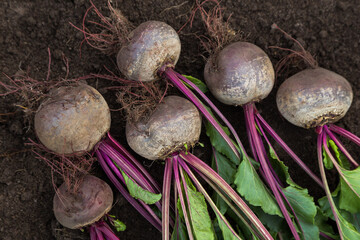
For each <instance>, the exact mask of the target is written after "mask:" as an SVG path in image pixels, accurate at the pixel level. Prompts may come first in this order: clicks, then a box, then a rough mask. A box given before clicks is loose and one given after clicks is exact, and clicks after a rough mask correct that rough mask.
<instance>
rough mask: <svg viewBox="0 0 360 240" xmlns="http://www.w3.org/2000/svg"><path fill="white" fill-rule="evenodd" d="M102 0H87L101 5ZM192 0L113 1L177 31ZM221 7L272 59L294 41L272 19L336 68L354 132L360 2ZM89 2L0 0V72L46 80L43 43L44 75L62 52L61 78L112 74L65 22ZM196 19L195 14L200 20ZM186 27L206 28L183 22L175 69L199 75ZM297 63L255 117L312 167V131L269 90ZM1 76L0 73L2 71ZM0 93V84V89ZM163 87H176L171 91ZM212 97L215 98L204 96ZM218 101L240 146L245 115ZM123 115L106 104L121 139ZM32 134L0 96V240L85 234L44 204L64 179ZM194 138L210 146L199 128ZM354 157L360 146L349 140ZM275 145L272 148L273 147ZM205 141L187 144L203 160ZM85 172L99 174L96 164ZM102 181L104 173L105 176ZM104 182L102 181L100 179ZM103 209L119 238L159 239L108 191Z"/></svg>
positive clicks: (10, 100)
mask: <svg viewBox="0 0 360 240" xmlns="http://www.w3.org/2000/svg"><path fill="white" fill-rule="evenodd" d="M106 2H107V1H104V0H102V1H100V0H94V3H95V5H96V6H98V8H99V9H100V10H101V11H102V12H103V13H105V14H106V13H107V5H106ZM193 4H194V1H185V0H157V1H155V0H145V1H144V0H113V5H114V6H115V7H118V8H120V9H121V10H122V11H123V13H124V14H125V15H126V16H127V17H128V18H129V20H130V21H131V22H133V23H134V24H135V25H138V24H140V23H141V22H144V21H146V20H160V21H165V22H167V23H168V24H170V25H172V26H173V27H174V28H175V29H180V27H181V26H182V25H183V24H184V23H185V21H186V20H187V18H188V17H189V13H190V9H191V6H192V5H193ZM222 5H223V6H224V7H225V8H226V9H227V12H226V14H225V18H227V17H228V16H229V14H232V15H231V18H230V20H229V21H230V23H231V25H232V27H233V28H234V29H235V30H239V31H241V33H242V34H243V36H244V37H245V39H246V40H247V41H249V42H252V43H255V44H256V45H258V46H259V47H261V48H262V49H264V50H265V52H266V53H268V54H269V56H270V58H271V60H272V61H273V63H274V64H275V63H276V62H277V61H278V60H279V59H280V58H281V57H282V56H284V54H285V53H284V52H281V51H279V50H277V49H273V48H270V46H281V47H287V48H292V47H294V44H293V42H292V41H290V40H289V39H286V38H285V37H284V36H283V35H282V34H281V33H279V32H278V31H276V30H274V29H272V28H271V26H272V24H273V23H276V24H277V25H279V26H280V27H281V28H282V29H284V30H285V31H287V32H289V33H290V34H291V35H292V36H293V37H294V38H295V39H297V40H298V41H300V42H301V43H303V44H304V45H305V47H306V48H307V49H309V50H310V52H311V53H312V54H313V56H315V57H316V59H317V60H318V62H319V65H320V66H322V67H325V68H328V69H330V70H332V71H335V72H337V73H339V74H341V75H342V76H344V77H345V78H346V79H348V80H349V81H350V83H351V84H352V87H353V90H354V101H353V104H352V106H351V108H350V110H349V112H348V113H347V115H346V116H345V117H344V118H343V119H342V120H340V122H339V123H338V125H339V126H341V127H344V128H346V129H348V130H351V131H352V132H353V133H355V134H356V135H360V124H359V112H360V98H359V95H360V81H359V80H358V77H359V76H360V50H359V49H360V48H359V45H360V18H359V17H358V16H359V15H360V5H359V4H358V2H357V1H356V0H353V1H335V0H318V1H280V0H278V1H270V0H267V1H254V0H241V1H236V0H223V1H222ZM89 7H90V3H89V1H87V0H69V1H65V0H49V1H43V0H30V1H28V0H2V1H0V46H1V50H2V51H1V52H0V72H2V73H5V74H7V75H9V76H13V75H15V74H18V73H20V72H28V73H29V75H30V76H31V77H32V78H35V79H38V80H44V79H46V75H47V69H48V51H47V49H48V48H49V49H50V50H51V75H50V77H51V78H53V79H56V78H61V77H64V76H65V74H66V67H65V65H64V63H63V56H66V57H67V58H68V60H69V66H70V72H69V78H75V77H80V76H83V75H87V74H89V73H100V74H101V73H102V74H104V73H106V70H105V68H104V66H106V67H107V68H109V69H112V71H114V72H116V73H117V70H116V64H115V57H113V56H105V55H103V54H102V53H101V52H99V51H97V50H94V49H91V48H90V47H88V46H86V45H85V44H84V45H83V47H82V49H81V57H80V51H79V50H80V48H79V46H80V43H81V41H82V39H83V35H82V33H80V32H79V31H77V30H75V29H74V28H73V27H72V26H71V25H70V24H69V22H71V23H73V24H74V25H76V26H80V25H81V22H82V17H83V15H84V14H85V11H86V9H87V8H89ZM198 20H199V19H198ZM193 33H196V34H198V35H201V34H202V33H204V28H203V25H202V24H201V23H200V22H194V25H193V27H192V28H191V29H190V28H189V27H186V28H185V29H184V30H183V31H182V32H181V36H180V37H181V41H182V52H181V56H180V59H179V62H178V64H177V66H176V69H177V70H178V71H179V72H180V73H184V74H187V75H192V76H195V77H198V78H201V79H202V78H203V67H204V61H205V60H204V59H205V58H204V57H206V53H204V51H203V49H201V48H200V47H199V43H198V41H197V38H196V37H195V35H194V34H193ZM296 71H298V68H295V67H292V68H288V69H287V70H286V73H285V74H283V75H281V76H280V77H279V78H278V80H277V82H276V85H275V87H274V90H273V91H272V93H271V94H270V96H269V97H268V98H266V99H265V100H264V101H262V102H261V103H259V104H258V105H257V106H258V109H259V110H260V111H261V113H262V115H263V117H264V118H265V119H266V120H267V121H268V122H269V123H270V124H271V125H272V127H273V128H274V129H276V130H277V132H278V134H279V135H280V136H281V137H283V138H284V140H285V141H286V142H287V143H288V144H289V146H290V147H292V148H293V150H294V151H295V152H296V153H297V154H298V155H299V156H300V157H301V158H302V159H303V161H305V162H306V163H307V164H308V166H309V167H310V168H311V169H312V170H313V171H314V172H315V173H317V174H319V170H318V167H317V160H316V146H315V143H316V134H315V132H314V131H312V130H304V129H300V128H298V127H295V126H293V125H291V124H290V123H288V122H287V121H286V120H285V119H283V118H282V117H281V116H280V114H279V112H278V111H277V109H276V104H275V94H276V89H277V88H278V86H279V84H280V83H281V82H282V81H283V80H284V77H286V76H287V75H289V74H293V73H295V72H296ZM0 78H1V81H3V80H5V76H4V75H3V74H1V77H0ZM89 84H91V85H93V86H95V87H97V89H99V90H100V91H101V92H102V93H103V94H104V97H105V98H106V100H107V101H108V103H109V105H110V108H112V109H118V108H119V104H118V103H117V102H116V98H115V93H114V92H112V91H105V90H104V89H103V88H104V86H106V84H108V83H106V82H101V81H89ZM1 91H3V90H2V89H0V93H1ZM170 92H171V93H177V92H176V91H175V90H171V91H170ZM211 99H212V100H214V99H213V98H211ZM214 102H215V103H216V105H217V106H218V107H219V108H220V109H221V110H222V111H223V112H224V114H225V116H226V117H228V118H229V120H230V122H231V123H232V124H233V125H234V126H235V128H236V129H237V130H238V133H239V134H240V137H241V139H243V142H244V143H245V146H247V144H246V132H245V127H244V117H243V113H242V110H241V109H240V108H237V109H235V107H230V106H225V105H223V104H221V103H219V102H217V101H216V100H214ZM124 123H125V118H124V117H123V113H122V112H121V111H116V112H112V127H111V132H112V134H113V136H114V137H115V138H116V139H118V140H119V141H120V142H121V143H122V144H124V145H125V146H127V144H126V140H125V137H124V136H125V134H124V126H125V124H124ZM29 138H31V139H36V136H35V134H34V129H33V127H32V122H31V119H29V118H26V116H25V114H24V111H23V108H22V107H21V106H19V104H18V101H17V99H16V98H15V97H14V96H6V97H0V239H1V240H12V239H24V240H26V239H38V240H42V239H44V240H45V239H46V240H48V239H88V238H89V237H88V235H87V234H86V233H82V232H81V231H77V230H67V229H64V228H63V227H62V226H61V225H60V224H59V223H57V221H56V220H55V217H54V214H53V212H52V198H53V195H54V189H53V184H56V185H60V184H61V183H62V180H61V178H60V177H57V176H55V177H54V181H53V180H52V178H51V174H50V169H49V167H48V166H47V165H46V164H45V163H44V162H43V161H41V160H38V159H36V158H35V157H34V155H33V154H32V153H31V151H29V149H30V148H29V147H28V146H27V145H26V143H27V142H28V141H29V140H28V139H29ZM202 142H203V143H205V144H206V145H208V141H207V140H206V138H205V137H204V136H203V137H202ZM347 147H348V148H349V149H350V151H351V152H352V153H353V154H354V156H359V155H360V149H359V148H357V147H355V146H353V145H347ZM275 148H276V150H278V149H279V146H275ZM206 152H208V151H206V149H205V150H204V149H203V148H198V149H195V154H196V155H198V156H199V157H201V158H203V159H204V160H207V161H208V160H209V158H210V156H209V154H207V153H206ZM279 154H280V157H281V158H282V160H284V161H285V162H286V164H287V165H288V166H289V169H290V174H291V175H292V177H293V178H294V180H295V181H297V183H298V184H300V185H302V186H303V187H307V188H308V189H309V191H310V193H311V194H312V195H313V196H314V197H315V198H316V199H317V198H319V197H321V196H323V195H324V193H323V192H322V190H321V189H320V188H319V187H317V185H316V184H314V183H313V182H312V180H311V179H310V178H309V177H307V176H306V175H305V174H304V172H303V171H302V170H300V169H299V167H298V166H297V165H294V163H293V162H292V161H291V160H290V159H289V157H288V156H287V155H285V153H284V152H283V151H280V150H279ZM138 158H139V159H140V161H141V162H142V163H144V164H145V166H146V167H147V168H148V170H149V171H150V172H151V173H153V175H154V176H155V177H156V178H157V179H158V180H159V181H161V180H162V172H163V170H162V169H163V165H162V164H161V163H158V162H155V163H151V162H149V161H146V160H144V159H141V158H140V157H138ZM92 173H93V174H95V175H97V176H99V177H102V178H103V179H106V178H105V176H104V174H103V173H102V172H101V169H99V166H98V165H97V164H95V165H94V170H93V171H92ZM328 177H329V179H330V184H331V186H335V184H336V181H337V180H336V174H333V173H329V174H328ZM106 181H108V180H106ZM108 182H109V181H108ZM111 214H114V215H116V216H117V217H118V218H119V219H120V220H121V221H123V222H124V223H125V224H126V225H127V230H126V231H125V232H121V233H119V234H118V235H119V237H120V238H121V239H133V240H135V239H160V238H161V234H160V233H159V232H158V231H157V230H156V229H155V228H153V227H152V226H151V225H150V224H149V223H147V222H146V221H145V220H144V219H143V218H142V217H141V216H140V215H139V214H138V213H137V212H136V211H135V210H134V209H133V208H132V207H131V206H130V204H128V203H127V202H126V201H125V200H124V199H123V197H122V196H120V195H119V194H116V202H115V204H114V208H113V210H112V211H111Z"/></svg>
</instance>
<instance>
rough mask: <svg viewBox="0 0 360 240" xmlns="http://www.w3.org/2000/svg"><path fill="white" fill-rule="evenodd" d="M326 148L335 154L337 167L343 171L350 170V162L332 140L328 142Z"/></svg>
mask: <svg viewBox="0 0 360 240" xmlns="http://www.w3.org/2000/svg"><path fill="white" fill-rule="evenodd" d="M328 146H330V148H331V149H332V150H333V152H334V153H335V157H336V159H337V160H338V162H339V165H340V166H341V167H343V168H345V169H350V162H349V160H348V159H347V158H346V156H345V155H344V154H343V153H342V152H341V151H340V150H339V148H338V146H337V145H336V144H335V142H334V141H333V140H330V139H329V140H328Z"/></svg>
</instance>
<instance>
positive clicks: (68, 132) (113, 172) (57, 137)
mask: <svg viewBox="0 0 360 240" xmlns="http://www.w3.org/2000/svg"><path fill="white" fill-rule="evenodd" d="M34 125H35V131H36V134H37V136H38V137H39V140H40V141H41V142H42V143H43V144H44V145H45V147H46V148H48V149H49V150H51V151H52V152H54V153H56V154H58V155H62V154H75V155H78V154H80V155H81V154H83V153H84V152H87V151H94V152H95V153H96V155H97V157H98V161H99V163H100V165H101V166H102V168H103V170H104V171H105V173H106V174H107V176H108V177H109V178H110V180H111V181H112V182H113V184H114V185H115V186H116V188H117V189H118V190H119V192H120V193H121V194H122V195H123V196H124V197H125V198H126V199H127V200H128V201H129V202H130V203H131V204H132V205H133V206H134V207H135V208H136V209H137V210H138V211H139V212H140V213H141V214H142V215H143V216H144V217H145V218H146V219H147V220H148V221H149V222H150V223H152V224H153V225H154V226H155V227H157V228H158V229H159V230H160V229H161V227H160V222H161V221H160V219H159V217H157V216H156V214H155V212H154V211H153V210H152V209H151V208H150V207H149V206H148V205H147V204H156V205H157V207H158V208H159V209H161V204H160V203H159V202H158V201H159V200H160V197H161V195H160V194H159V187H158V185H157V184H156V183H155V181H154V180H153V179H152V177H151V176H150V174H149V173H148V172H147V171H146V170H145V168H144V167H142V166H141V164H139V163H138V162H137V161H136V160H135V159H134V158H133V157H132V156H131V155H130V154H129V153H128V152H127V151H126V150H125V149H124V147H122V146H121V145H120V144H119V143H118V142H117V141H116V140H115V139H113V138H112V136H111V135H110V134H109V133H108V131H109V129H110V110H109V107H108V105H107V103H106V101H105V99H104V98H103V97H102V96H101V94H100V93H99V92H98V91H97V90H96V89H94V88H93V87H90V86H88V85H85V84H81V85H79V86H69V87H60V88H58V89H57V90H56V91H53V92H52V93H50V96H49V98H48V99H47V100H45V101H44V102H43V103H42V104H41V105H40V107H39V109H38V111H37V112H36V114H35V123H34ZM90 129H91V131H89V130H90ZM95 145H96V146H95ZM128 182H130V183H131V184H130V183H128ZM124 186H126V187H127V188H128V190H126V189H125V187H124ZM131 188H138V189H141V190H142V194H144V197H145V198H146V197H149V196H150V198H151V199H150V200H148V201H147V200H146V199H142V196H137V195H134V194H132V191H133V190H132V189H131ZM135 192H137V191H135ZM136 199H139V200H141V201H139V200H136Z"/></svg>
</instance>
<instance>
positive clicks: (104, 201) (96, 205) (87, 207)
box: [53, 175, 113, 229]
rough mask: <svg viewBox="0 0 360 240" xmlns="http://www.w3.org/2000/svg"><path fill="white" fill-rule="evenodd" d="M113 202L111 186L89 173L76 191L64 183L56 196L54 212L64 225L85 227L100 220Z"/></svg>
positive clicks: (71, 227)
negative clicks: (69, 188) (70, 189)
mask: <svg viewBox="0 0 360 240" xmlns="http://www.w3.org/2000/svg"><path fill="white" fill-rule="evenodd" d="M112 203H113V192H112V190H111V188H110V186H109V185H108V184H107V183H105V182H104V181H102V180H101V179H99V178H97V177H94V176H91V175H87V176H85V177H84V179H83V181H82V182H81V184H80V186H79V187H78V188H77V190H76V192H72V191H69V190H68V187H67V185H66V184H65V183H64V184H62V185H61V186H60V187H59V189H58V191H57V193H56V194H55V196H54V202H53V206H54V214H55V217H56V219H57V220H58V221H59V222H60V223H61V225H63V226H64V227H67V228H70V229H78V228H83V227H85V226H89V225H91V224H93V223H95V222H97V221H98V220H100V219H101V218H102V217H103V216H104V215H105V214H106V213H108V212H109V211H110V209H111V207H112Z"/></svg>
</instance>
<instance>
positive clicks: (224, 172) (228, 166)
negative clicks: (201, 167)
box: [212, 150, 236, 184]
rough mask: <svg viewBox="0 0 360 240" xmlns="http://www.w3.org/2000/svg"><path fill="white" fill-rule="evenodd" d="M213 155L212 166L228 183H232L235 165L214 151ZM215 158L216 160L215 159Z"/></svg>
mask: <svg viewBox="0 0 360 240" xmlns="http://www.w3.org/2000/svg"><path fill="white" fill-rule="evenodd" d="M214 152H215V153H214V156H213V157H212V168H213V169H216V171H217V173H218V174H219V175H220V176H221V177H222V178H223V179H224V180H225V181H226V182H227V183H228V184H232V183H233V182H234V178H235V173H236V166H235V164H234V163H233V162H231V161H230V160H229V159H228V158H227V157H225V156H224V155H222V154H221V153H219V152H218V151H216V150H215V151H214ZM215 158H216V160H217V161H216V160H215Z"/></svg>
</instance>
